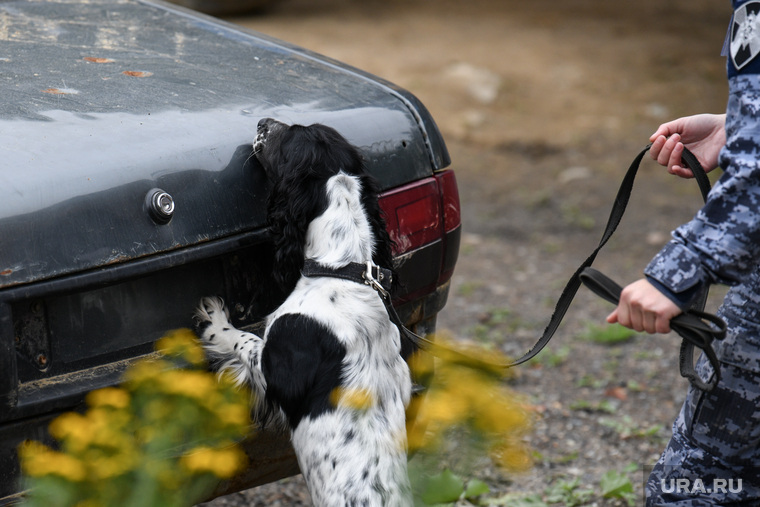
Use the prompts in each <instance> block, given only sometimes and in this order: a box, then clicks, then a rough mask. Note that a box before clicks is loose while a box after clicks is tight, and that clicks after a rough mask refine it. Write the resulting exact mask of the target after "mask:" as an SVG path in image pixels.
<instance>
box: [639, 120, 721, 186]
mask: <svg viewBox="0 0 760 507" xmlns="http://www.w3.org/2000/svg"><path fill="white" fill-rule="evenodd" d="M725 125H726V115H725V114H698V115H695V116H686V117H684V118H679V119H677V120H673V121H670V122H668V123H663V124H662V125H660V127H659V128H658V129H657V131H656V132H655V133H654V134H652V136H651V137H650V138H649V141H650V142H651V143H652V147H651V148H650V149H649V154H650V155H651V157H652V158H653V159H654V160H656V161H657V162H658V163H659V164H660V165H663V166H665V167H667V169H668V172H669V173H670V174H675V175H676V176H680V177H682V178H692V177H694V175H693V174H692V172H691V169H688V168H686V167H684V166H683V165H681V164H682V162H681V155H682V154H683V148H684V146H686V147H687V148H688V149H689V151H691V152H692V153H693V154H694V155H695V156H696V157H697V160H699V163H700V164H702V167H703V168H704V170H705V171H711V170H713V169H715V168H716V167H717V166H718V154H719V153H720V149H721V148H722V147H723V146H724V145H725V144H726V130H725Z"/></svg>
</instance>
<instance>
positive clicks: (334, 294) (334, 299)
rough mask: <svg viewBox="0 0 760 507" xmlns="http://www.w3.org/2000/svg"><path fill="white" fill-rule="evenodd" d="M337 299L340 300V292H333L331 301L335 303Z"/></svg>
mask: <svg viewBox="0 0 760 507" xmlns="http://www.w3.org/2000/svg"><path fill="white" fill-rule="evenodd" d="M337 300H338V293H337V292H333V293H332V294H330V302H331V303H335V302H336V301H337Z"/></svg>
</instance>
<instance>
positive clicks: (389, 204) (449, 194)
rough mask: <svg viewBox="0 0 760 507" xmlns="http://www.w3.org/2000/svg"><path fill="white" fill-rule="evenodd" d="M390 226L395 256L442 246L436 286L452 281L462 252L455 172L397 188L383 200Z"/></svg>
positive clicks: (383, 196)
mask: <svg viewBox="0 0 760 507" xmlns="http://www.w3.org/2000/svg"><path fill="white" fill-rule="evenodd" d="M380 207H381V208H382V209H383V211H384V212H385V219H386V225H387V228H388V233H389V234H390V236H391V239H392V240H393V242H394V243H395V245H394V247H393V254H394V256H396V257H399V256H403V255H404V254H408V253H410V252H413V251H415V250H417V249H419V248H422V247H424V246H428V245H433V244H436V243H437V244H439V245H440V248H437V250H439V251H440V254H438V255H437V256H436V258H435V260H434V262H437V263H438V271H437V273H436V280H435V283H436V284H440V283H442V282H445V281H446V280H448V279H449V278H450V277H451V275H452V273H453V271H454V265H455V264H456V259H457V255H458V252H459V234H458V233H459V229H460V225H461V216H460V208H459V192H458V190H457V182H456V177H455V176H454V171H452V170H447V171H442V172H440V173H438V174H436V175H435V176H433V177H430V178H425V179H423V180H420V181H416V182H414V183H410V184H408V185H405V186H402V187H399V188H395V189H393V190H391V191H390V192H387V193H385V194H383V195H382V196H381V197H380Z"/></svg>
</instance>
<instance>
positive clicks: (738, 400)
mask: <svg viewBox="0 0 760 507" xmlns="http://www.w3.org/2000/svg"><path fill="white" fill-rule="evenodd" d="M756 287H760V270H758V269H756V270H755V271H754V273H753V275H752V276H751V277H750V279H749V280H747V283H745V284H741V285H738V286H735V287H733V288H732V289H731V290H730V291H729V293H728V295H727V296H726V300H725V302H724V305H723V306H722V307H721V309H720V311H719V312H718V313H719V315H720V316H721V317H722V318H723V319H724V320H725V321H726V323H727V324H728V334H727V336H726V338H724V339H723V340H721V341H720V342H717V341H716V342H714V343H713V346H714V347H715V351H716V354H717V356H718V359H719V360H720V362H721V380H720V382H719V384H718V385H717V386H716V388H715V389H714V390H713V391H712V392H709V393H705V392H702V391H700V390H699V389H695V388H694V387H691V388H690V390H689V393H688V396H687V398H686V401H685V402H684V404H683V406H682V408H681V412H680V414H679V416H678V418H677V419H676V421H675V423H674V424H673V437H672V438H671V440H670V442H669V444H668V446H667V448H666V449H665V451H664V452H663V454H662V456H661V457H660V460H659V461H658V462H657V465H656V466H655V468H654V470H653V471H652V473H651V475H650V476H649V480H648V482H647V488H646V496H647V498H646V505H647V506H648V507H650V506H660V505H668V506H678V507H705V506H711V505H742V506H744V505H746V506H750V505H752V506H760V304H758V301H757V298H758V295H757V290H756V289H755V288H756ZM697 371H698V372H699V374H700V376H701V377H702V378H703V379H707V378H708V377H709V376H710V375H712V373H713V372H712V369H711V367H710V365H709V362H708V361H707V360H705V359H704V357H701V358H700V360H699V362H698V365H697Z"/></svg>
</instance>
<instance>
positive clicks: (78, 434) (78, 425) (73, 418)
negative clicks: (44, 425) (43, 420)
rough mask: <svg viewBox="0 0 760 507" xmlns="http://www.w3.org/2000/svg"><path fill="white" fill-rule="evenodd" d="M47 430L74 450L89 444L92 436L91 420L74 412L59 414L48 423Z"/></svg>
mask: <svg viewBox="0 0 760 507" xmlns="http://www.w3.org/2000/svg"><path fill="white" fill-rule="evenodd" d="M49 430H50V434H51V435H52V436H53V437H55V438H56V439H58V440H62V441H65V442H66V444H67V445H68V446H69V447H70V448H71V450H72V451H74V452H78V451H81V450H82V449H84V448H85V447H87V446H88V445H90V442H91V441H92V437H93V431H92V423H91V421H90V420H89V419H88V418H87V417H85V416H83V415H81V414H78V413H76V412H67V413H65V414H62V415H59V416H58V417H56V418H55V419H53V421H52V422H51V423H50V427H49Z"/></svg>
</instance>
